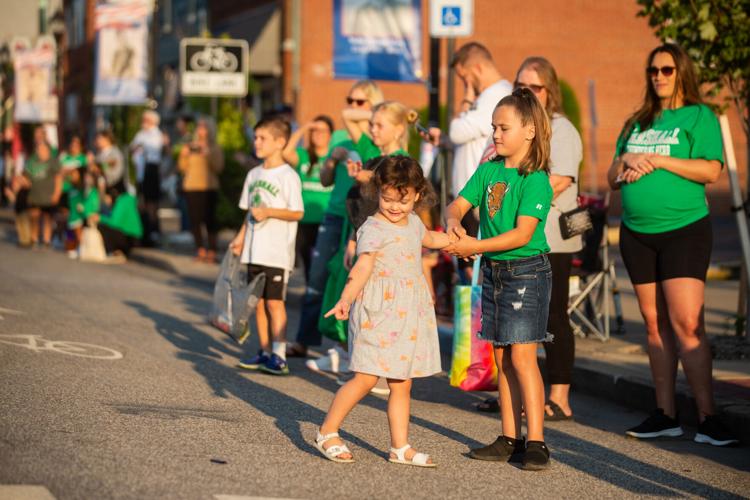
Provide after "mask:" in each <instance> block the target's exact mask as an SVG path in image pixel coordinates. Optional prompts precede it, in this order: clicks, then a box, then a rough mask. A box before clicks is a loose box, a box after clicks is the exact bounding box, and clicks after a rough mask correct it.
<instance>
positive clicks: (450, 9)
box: [440, 5, 461, 26]
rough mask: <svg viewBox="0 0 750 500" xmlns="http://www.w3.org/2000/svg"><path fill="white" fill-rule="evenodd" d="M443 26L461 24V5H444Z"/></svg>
mask: <svg viewBox="0 0 750 500" xmlns="http://www.w3.org/2000/svg"><path fill="white" fill-rule="evenodd" d="M440 18H441V19H442V20H443V26H461V7H459V6H456V5H449V6H446V7H443V11H442V15H441V16H440Z"/></svg>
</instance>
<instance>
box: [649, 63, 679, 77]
mask: <svg viewBox="0 0 750 500" xmlns="http://www.w3.org/2000/svg"><path fill="white" fill-rule="evenodd" d="M674 70H675V67H674V66H662V67H661V68H657V67H656V66H650V67H649V68H648V69H646V74H647V75H648V76H650V77H651V78H653V77H655V76H657V75H658V74H659V72H661V74H662V75H664V76H672V73H674Z"/></svg>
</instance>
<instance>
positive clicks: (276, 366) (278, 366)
mask: <svg viewBox="0 0 750 500" xmlns="http://www.w3.org/2000/svg"><path fill="white" fill-rule="evenodd" d="M258 369H259V370H260V371H262V372H263V373H270V374H271V375H289V365H287V363H286V360H285V359H284V358H282V357H281V356H279V355H278V354H276V353H275V352H272V353H271V356H269V357H268V359H267V360H266V363H265V364H263V365H260V366H259V367H258Z"/></svg>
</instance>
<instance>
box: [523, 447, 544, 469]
mask: <svg viewBox="0 0 750 500" xmlns="http://www.w3.org/2000/svg"><path fill="white" fill-rule="evenodd" d="M521 464H522V468H523V470H544V469H546V468H547V467H548V466H549V448H547V445H546V444H544V441H529V442H528V443H526V451H525V452H524V454H523V458H522V459H521Z"/></svg>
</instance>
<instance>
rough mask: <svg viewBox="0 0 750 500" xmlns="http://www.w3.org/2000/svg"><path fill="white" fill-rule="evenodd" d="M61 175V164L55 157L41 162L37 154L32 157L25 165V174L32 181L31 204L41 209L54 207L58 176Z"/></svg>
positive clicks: (30, 190)
mask: <svg viewBox="0 0 750 500" xmlns="http://www.w3.org/2000/svg"><path fill="white" fill-rule="evenodd" d="M59 173H60V162H59V161H58V160H57V158H55V157H54V156H50V158H49V159H48V160H47V161H41V160H40V159H39V158H38V157H37V156H36V155H35V154H34V155H31V156H30V157H29V159H28V160H26V164H25V165H24V174H25V175H26V177H28V178H29V180H31V188H30V189H29V203H30V204H32V205H36V206H39V207H47V206H50V205H52V196H53V195H54V194H55V184H56V182H57V179H56V178H57V174H59Z"/></svg>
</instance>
